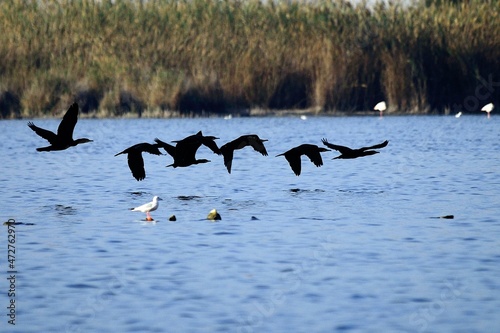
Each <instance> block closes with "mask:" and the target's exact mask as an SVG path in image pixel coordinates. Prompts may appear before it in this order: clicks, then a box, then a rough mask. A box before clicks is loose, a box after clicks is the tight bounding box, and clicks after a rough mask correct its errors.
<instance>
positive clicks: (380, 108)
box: [373, 101, 387, 117]
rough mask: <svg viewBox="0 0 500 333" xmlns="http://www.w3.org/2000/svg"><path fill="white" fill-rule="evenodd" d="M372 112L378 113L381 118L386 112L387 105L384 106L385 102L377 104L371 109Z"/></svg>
mask: <svg viewBox="0 0 500 333" xmlns="http://www.w3.org/2000/svg"><path fill="white" fill-rule="evenodd" d="M373 110H375V111H378V112H380V116H381V117H382V113H383V112H384V111H385V110H387V104H385V101H382V102H378V103H377V105H375V106H374V107H373Z"/></svg>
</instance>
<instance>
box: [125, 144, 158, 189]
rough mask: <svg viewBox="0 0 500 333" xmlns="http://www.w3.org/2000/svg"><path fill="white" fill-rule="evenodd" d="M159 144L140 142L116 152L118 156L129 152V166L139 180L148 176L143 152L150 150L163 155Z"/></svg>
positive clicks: (149, 151) (151, 152)
mask: <svg viewBox="0 0 500 333" xmlns="http://www.w3.org/2000/svg"><path fill="white" fill-rule="evenodd" d="M158 147H159V145H158V144H150V143H147V142H143V143H138V144H136V145H133V146H131V147H128V148H127V149H125V150H124V151H122V152H120V153H118V154H116V155H115V156H118V155H120V154H127V160H128V166H129V168H130V171H131V172H132V175H133V176H134V178H135V179H137V181H140V180H143V179H144V178H146V170H144V159H143V158H142V152H144V151H145V152H148V153H150V154H153V155H163V154H162V153H161V152H160V151H159V150H158Z"/></svg>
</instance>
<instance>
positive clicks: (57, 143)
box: [28, 103, 92, 151]
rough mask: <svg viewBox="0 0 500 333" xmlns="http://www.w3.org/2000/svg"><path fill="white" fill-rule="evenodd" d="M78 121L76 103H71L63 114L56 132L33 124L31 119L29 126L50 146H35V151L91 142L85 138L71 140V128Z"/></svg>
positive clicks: (63, 148)
mask: <svg viewBox="0 0 500 333" xmlns="http://www.w3.org/2000/svg"><path fill="white" fill-rule="evenodd" d="M77 121H78V104H77V103H73V104H71V106H70V107H69V109H68V111H66V113H65V114H64V117H63V119H62V120H61V123H60V124H59V127H58V128H57V134H56V133H54V132H52V131H49V130H46V129H43V128H40V127H38V126H36V125H35V124H33V123H32V122H31V121H30V122H28V126H29V128H31V129H32V130H33V131H34V132H35V133H36V134H38V135H39V136H41V137H42V138H44V139H45V140H47V141H48V142H49V143H50V146H47V147H42V148H37V149H36V150H37V151H54V150H65V149H68V148H69V147H74V146H76V145H79V144H80V143H86V142H92V140H90V139H87V138H82V139H76V140H73V130H74V129H75V126H76V122H77Z"/></svg>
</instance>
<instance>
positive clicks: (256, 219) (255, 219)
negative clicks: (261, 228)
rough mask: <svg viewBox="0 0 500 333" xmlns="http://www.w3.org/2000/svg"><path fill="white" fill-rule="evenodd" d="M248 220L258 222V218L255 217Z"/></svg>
mask: <svg viewBox="0 0 500 333" xmlns="http://www.w3.org/2000/svg"><path fill="white" fill-rule="evenodd" d="M250 220H252V221H258V220H259V218H258V217H256V216H252V217H251V218H250Z"/></svg>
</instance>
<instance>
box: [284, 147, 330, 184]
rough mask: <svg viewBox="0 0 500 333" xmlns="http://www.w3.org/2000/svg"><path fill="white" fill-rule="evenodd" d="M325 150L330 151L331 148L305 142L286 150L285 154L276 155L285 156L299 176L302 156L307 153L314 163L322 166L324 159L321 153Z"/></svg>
mask: <svg viewBox="0 0 500 333" xmlns="http://www.w3.org/2000/svg"><path fill="white" fill-rule="evenodd" d="M325 151H330V149H326V148H322V147H318V146H316V145H310V144H303V145H300V146H297V147H295V148H292V149H290V150H289V151H286V152H284V153H283V154H279V155H276V157H278V156H285V158H286V160H287V161H288V163H289V164H290V167H292V170H293V172H294V173H295V174H296V175H297V176H300V170H301V162H300V157H301V156H302V155H306V156H307V157H309V159H310V160H311V162H313V163H314V165H315V166H317V167H320V166H322V165H323V159H322V158H321V154H320V153H321V152H325Z"/></svg>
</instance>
